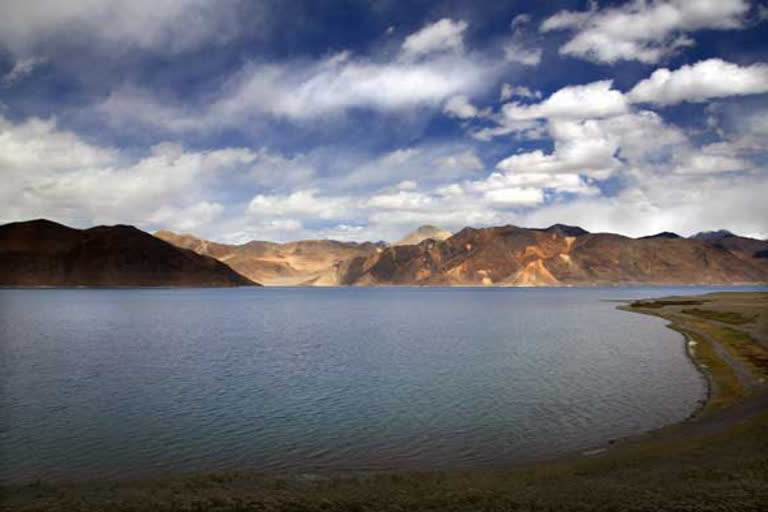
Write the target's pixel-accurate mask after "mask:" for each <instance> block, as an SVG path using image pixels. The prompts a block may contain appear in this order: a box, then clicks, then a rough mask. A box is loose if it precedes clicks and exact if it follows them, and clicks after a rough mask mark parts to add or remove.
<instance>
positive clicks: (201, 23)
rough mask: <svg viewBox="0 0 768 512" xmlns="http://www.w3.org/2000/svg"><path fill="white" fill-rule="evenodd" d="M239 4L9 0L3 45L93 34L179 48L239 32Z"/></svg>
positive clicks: (0, 28) (147, 46)
mask: <svg viewBox="0 0 768 512" xmlns="http://www.w3.org/2000/svg"><path fill="white" fill-rule="evenodd" d="M235 6H236V2H234V1H233V0H223V1H221V2H215V3H210V2H206V1H204V0H132V1H110V0H67V1H65V2H62V1H59V0H37V1H34V2H24V1H14V0H5V1H4V2H2V12H3V15H2V16H0V46H2V47H4V48H6V49H8V50H10V51H11V52H12V53H15V54H28V53H29V52H34V51H35V50H36V49H40V48H41V47H42V46H45V45H54V46H55V45H56V43H57V42H61V41H66V42H72V41H80V42H81V43H85V44H90V43H91V42H92V40H94V39H95V40H97V41H98V42H99V43H98V44H99V45H103V44H113V45H120V46H126V45H127V46H130V47H135V48H140V49H143V50H151V51H159V52H171V53H177V52H181V51H186V50H190V49H194V48H198V47H199V46H200V45H202V44H203V43H207V42H211V41H214V42H216V41H224V40H227V39H229V38H231V37H232V36H233V35H235V33H236V30H237V28H238V26H239V25H238V17H237V15H236V14H235ZM251 21H253V18H251Z"/></svg>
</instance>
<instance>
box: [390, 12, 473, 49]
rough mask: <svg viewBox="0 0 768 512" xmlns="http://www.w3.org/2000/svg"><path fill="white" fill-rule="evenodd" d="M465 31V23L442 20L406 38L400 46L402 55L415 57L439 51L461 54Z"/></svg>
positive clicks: (448, 19) (447, 19)
mask: <svg viewBox="0 0 768 512" xmlns="http://www.w3.org/2000/svg"><path fill="white" fill-rule="evenodd" d="M466 29H467V23H466V22H465V21H462V20H459V21H454V20H452V19H450V18H443V19H441V20H439V21H436V22H435V23H432V24H430V25H427V26H425V27H424V28H422V29H421V30H419V31H418V32H414V33H413V34H411V35H409V36H408V37H406V38H405V41H403V46H402V52H403V55H404V56H406V57H416V56H421V55H426V54H428V53H432V52H439V51H453V52H461V51H463V49H464V31H465V30H466Z"/></svg>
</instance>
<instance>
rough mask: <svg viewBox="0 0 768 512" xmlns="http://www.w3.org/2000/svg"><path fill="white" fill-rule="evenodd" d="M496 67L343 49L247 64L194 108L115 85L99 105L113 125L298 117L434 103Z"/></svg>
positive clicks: (466, 89) (176, 126)
mask: <svg viewBox="0 0 768 512" xmlns="http://www.w3.org/2000/svg"><path fill="white" fill-rule="evenodd" d="M497 72H498V69H496V68H494V67H493V66H491V65H487V63H483V62H480V61H478V59H467V58H464V57H461V56H456V55H436V56H433V57H430V58H425V59H424V60H420V61H418V62H401V61H397V62H389V63H379V62H374V61H372V60H370V59H366V58H355V57H353V56H352V55H351V54H350V53H349V52H341V53H339V54H336V55H333V56H331V57H328V58H326V59H323V60H321V61H319V62H314V63H306V62H290V63H282V64H254V63H250V64H247V65H245V66H244V67H243V68H242V69H241V70H240V71H239V72H238V73H236V74H235V75H233V76H232V77H231V78H230V79H229V80H228V81H227V82H226V83H225V85H224V86H223V87H222V88H221V90H220V91H218V92H217V93H215V94H214V95H212V97H209V98H206V101H204V102H203V104H201V105H200V106H199V107H196V108H190V107H189V106H183V105H180V104H177V103H174V102H173V101H170V102H169V101H164V100H161V99H159V98H156V97H155V96H154V95H153V94H152V93H150V92H148V91H144V90H140V89H137V88H132V87H126V88H123V89H120V90H116V91H114V92H113V93H112V94H111V95H110V96H109V97H108V98H107V99H106V100H105V101H103V102H102V103H101V104H100V105H98V106H97V112H98V113H100V114H101V115H102V116H104V117H106V119H107V120H108V121H109V122H111V123H112V124H114V125H116V126H120V127H124V126H125V125H126V124H131V123H133V124H138V125H140V126H152V127H154V128H156V129H159V130H164V131H171V132H185V131H204V130H209V129H211V128H214V127H221V126H232V125H235V126H241V125H243V124H247V123H248V122H249V120H252V119H254V118H263V117H264V116H265V115H266V116H273V117H277V118H287V119H290V120H293V121H297V122H298V121H306V120H311V119H316V118H318V117H327V116H333V115H340V114H343V113H344V112H346V111H347V110H349V109H355V108H367V109H375V110H378V111H384V112H398V111H404V110H406V109H411V108H416V107H437V106H439V105H440V104H441V103H442V102H443V101H445V100H447V99H449V98H451V97H453V96H457V95H462V94H464V95H466V94H469V93H473V92H475V91H478V90H482V89H483V88H485V87H487V86H488V82H490V81H492V77H493V76H494V75H495V73H497Z"/></svg>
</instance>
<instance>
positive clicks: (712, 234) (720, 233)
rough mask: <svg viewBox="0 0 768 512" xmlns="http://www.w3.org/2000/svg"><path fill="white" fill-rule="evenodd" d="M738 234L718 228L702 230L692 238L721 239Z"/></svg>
mask: <svg viewBox="0 0 768 512" xmlns="http://www.w3.org/2000/svg"><path fill="white" fill-rule="evenodd" d="M733 236H736V235H734V234H733V233H731V232H730V231H728V230H727V229H718V230H717V231H701V232H699V233H696V234H695V235H693V236H692V237H691V238H693V239H694V240H721V239H723V238H730V237H733Z"/></svg>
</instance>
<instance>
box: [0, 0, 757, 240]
mask: <svg viewBox="0 0 768 512" xmlns="http://www.w3.org/2000/svg"><path fill="white" fill-rule="evenodd" d="M0 11H2V12H3V16H2V17H0V178H2V180H3V182H4V186H3V187H2V189H0V202H2V204H3V205H4V206H3V207H2V209H0V222H9V221H16V220H24V219H29V218H37V217H47V218H50V219H53V220H57V221H60V222H63V223H66V224H70V225H74V226H79V227H86V226H91V225H95V224H115V223H130V224H135V225H137V226H138V227H140V228H142V229H145V230H150V231H152V230H156V229H172V230H176V231H185V232H193V233H195V234H197V235H200V236H204V237H207V238H210V239H214V240H219V241H226V242H243V241H247V240H251V239H268V240H295V239H304V238H336V239H350V240H379V239H383V240H394V239H397V238H399V237H400V236H402V235H403V234H404V233H406V232H408V231H410V230H412V229H414V228H415V227H417V226H418V225H420V224H424V223H431V224H437V225H439V226H441V227H444V228H447V229H450V230H454V231H456V230H459V229H461V228H462V227H464V226H466V225H471V226H475V227H480V226H492V225H503V224H516V225H522V226H531V227H540V226H546V225H549V224H552V223H555V222H563V223H569V224H579V225H581V226H583V227H584V228H586V229H589V230H592V231H613V232H619V233H624V234H627V235H631V236H640V235H645V234H650V233H654V232H658V231H663V230H669V231H677V232H679V233H681V234H683V235H688V234H692V233H695V232H697V231H700V230H706V229H716V228H726V229H730V230H732V231H734V232H738V233H740V234H745V235H749V236H755V237H761V238H766V237H768V222H766V220H765V219H767V218H768V200H766V197H768V169H767V168H766V164H767V162H768V149H766V148H768V35H766V34H768V3H767V2H764V1H751V2H750V1H748V0H669V1H662V0H658V1H651V0H648V1H640V0H632V1H629V2H623V1H622V2H583V1H564V2H532V1H528V2H523V1H518V2H514V1H510V2H477V1H468V2H460V1H446V2H434V1H433V2H426V1H423V2H418V1H414V2H396V1H391V0H390V1H370V2H365V1H353V0H347V1H307V2H299V1H290V2H276V1H275V2H271V1H259V2H255V1H235V0H222V1H217V2H205V1H202V0H173V1H172V0H152V1H149V0H134V1H131V2H127V1H126V2H123V1H113V2H107V1H102V0H71V1H68V2H58V1H54V0H25V1H21V0H0Z"/></svg>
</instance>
